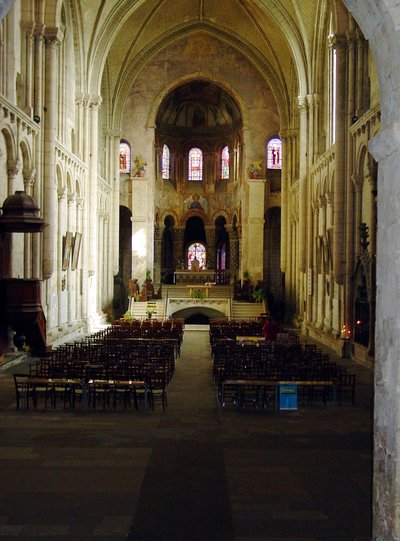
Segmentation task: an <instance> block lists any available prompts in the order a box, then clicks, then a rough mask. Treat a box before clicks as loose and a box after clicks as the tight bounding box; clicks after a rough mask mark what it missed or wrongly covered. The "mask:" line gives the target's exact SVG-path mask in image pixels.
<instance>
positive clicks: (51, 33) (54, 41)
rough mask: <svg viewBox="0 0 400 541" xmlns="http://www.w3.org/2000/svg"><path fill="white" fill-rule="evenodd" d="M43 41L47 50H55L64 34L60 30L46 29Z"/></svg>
mask: <svg viewBox="0 0 400 541" xmlns="http://www.w3.org/2000/svg"><path fill="white" fill-rule="evenodd" d="M44 39H45V43H46V47H47V48H49V49H57V47H58V46H59V45H60V44H61V43H62V41H63V39H64V32H63V31H62V29H61V28H46V30H45V32H44Z"/></svg>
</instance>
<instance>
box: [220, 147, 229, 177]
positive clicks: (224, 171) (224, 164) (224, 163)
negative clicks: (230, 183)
mask: <svg viewBox="0 0 400 541" xmlns="http://www.w3.org/2000/svg"><path fill="white" fill-rule="evenodd" d="M225 179H229V148H228V146H226V147H224V148H223V149H222V152H221V180H225Z"/></svg>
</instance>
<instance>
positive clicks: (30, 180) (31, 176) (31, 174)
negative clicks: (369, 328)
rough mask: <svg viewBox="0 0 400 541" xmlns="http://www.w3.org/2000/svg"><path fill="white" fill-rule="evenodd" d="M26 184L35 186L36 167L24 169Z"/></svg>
mask: <svg viewBox="0 0 400 541" xmlns="http://www.w3.org/2000/svg"><path fill="white" fill-rule="evenodd" d="M22 175H23V177H24V183H25V186H33V185H34V184H35V179H36V169H35V168H34V167H31V168H25V169H23V171H22Z"/></svg>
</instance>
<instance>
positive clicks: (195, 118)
mask: <svg viewBox="0 0 400 541" xmlns="http://www.w3.org/2000/svg"><path fill="white" fill-rule="evenodd" d="M240 123H241V116H240V111H239V109H238V107H237V105H236V103H235V102H234V100H233V99H232V98H231V96H229V94H228V93H227V92H225V91H224V90H223V89H222V88H220V87H219V86H217V85H215V84H214V83H212V82H209V81H201V80H196V81H190V82H189V83H186V84H184V85H181V86H179V87H178V88H176V89H175V90H174V91H173V92H171V93H170V94H169V95H168V96H167V97H166V98H165V99H164V101H163V103H162V104H161V106H160V109H159V112H158V115H157V128H158V129H159V130H161V131H163V132H170V131H173V132H176V131H185V130H195V131H196V130H202V131H204V130H207V129H212V130H213V131H214V133H215V132H216V131H218V130H219V129H221V130H224V129H227V128H234V127H237V126H239V125H240Z"/></svg>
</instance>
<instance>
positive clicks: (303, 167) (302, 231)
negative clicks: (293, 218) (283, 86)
mask: <svg viewBox="0 0 400 541" xmlns="http://www.w3.org/2000/svg"><path fill="white" fill-rule="evenodd" d="M298 105H299V109H300V135H299V140H300V149H299V181H300V186H299V270H300V271H301V272H305V270H306V257H307V249H306V236H307V201H308V198H307V195H308V186H307V141H308V101H307V98H306V97H299V98H298Z"/></svg>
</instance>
